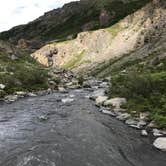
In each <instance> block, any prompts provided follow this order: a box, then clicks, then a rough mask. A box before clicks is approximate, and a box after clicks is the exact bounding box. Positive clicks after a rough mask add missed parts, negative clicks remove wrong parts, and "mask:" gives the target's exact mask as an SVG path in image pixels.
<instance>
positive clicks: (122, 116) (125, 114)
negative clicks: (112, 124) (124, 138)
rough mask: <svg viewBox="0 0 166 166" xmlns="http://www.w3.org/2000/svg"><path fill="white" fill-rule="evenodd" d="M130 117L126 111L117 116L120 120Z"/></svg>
mask: <svg viewBox="0 0 166 166" xmlns="http://www.w3.org/2000/svg"><path fill="white" fill-rule="evenodd" d="M130 117H131V115H130V114H128V113H123V114H120V115H118V116H117V119H119V120H121V121H125V120H127V119H129V118H130Z"/></svg>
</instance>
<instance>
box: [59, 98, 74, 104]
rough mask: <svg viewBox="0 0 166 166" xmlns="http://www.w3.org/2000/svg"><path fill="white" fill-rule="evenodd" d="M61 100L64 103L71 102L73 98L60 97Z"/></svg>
mask: <svg viewBox="0 0 166 166" xmlns="http://www.w3.org/2000/svg"><path fill="white" fill-rule="evenodd" d="M61 101H62V103H64V104H66V103H71V102H73V101H74V99H71V98H65V99H62V100H61Z"/></svg>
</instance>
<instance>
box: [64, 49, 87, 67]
mask: <svg viewBox="0 0 166 166" xmlns="http://www.w3.org/2000/svg"><path fill="white" fill-rule="evenodd" d="M84 53H85V51H82V52H81V53H80V54H78V55H72V56H71V59H69V60H68V62H67V63H66V64H64V65H63V66H62V67H63V68H66V69H73V68H75V67H77V66H78V65H79V64H80V63H81V60H82V58H83V57H84Z"/></svg>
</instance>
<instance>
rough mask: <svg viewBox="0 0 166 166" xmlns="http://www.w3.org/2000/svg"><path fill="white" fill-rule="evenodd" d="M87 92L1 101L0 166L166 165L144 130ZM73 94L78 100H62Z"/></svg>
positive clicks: (163, 154)
mask: <svg viewBox="0 0 166 166" xmlns="http://www.w3.org/2000/svg"><path fill="white" fill-rule="evenodd" d="M89 93H90V92H89V91H86V90H71V91H70V92H69V93H68V94H62V93H54V94H50V95H46V96H40V97H34V98H24V99H21V100H19V101H17V102H14V103H12V104H4V103H1V104H0V166H166V153H164V152H160V151H158V150H157V149H155V148H153V146H152V142H151V141H152V140H150V139H149V138H143V137H141V136H140V131H137V130H134V129H132V128H129V127H127V126H125V125H124V124H123V123H122V122H120V121H117V120H116V119H114V118H112V117H109V116H107V115H104V114H101V113H100V112H99V108H98V107H96V106H95V104H94V103H93V102H92V101H90V100H89V99H88V98H86V97H85V96H87V95H89ZM69 96H70V98H73V99H74V101H72V100H70V102H65V103H62V102H61V100H60V99H65V98H67V97H69Z"/></svg>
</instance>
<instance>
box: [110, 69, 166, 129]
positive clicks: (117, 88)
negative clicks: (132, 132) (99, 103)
mask: <svg viewBox="0 0 166 166" xmlns="http://www.w3.org/2000/svg"><path fill="white" fill-rule="evenodd" d="M165 86H166V72H158V73H144V74H140V73H128V74H119V75H116V76H113V78H112V86H111V87H110V90H109V95H110V97H114V96H120V97H125V98H127V99H128V102H127V104H126V105H124V107H125V108H127V110H128V111H129V112H132V111H137V112H144V111H149V112H150V117H151V118H152V119H154V120H155V121H156V123H157V124H158V125H159V126H160V127H166V104H165V103H166V88H165Z"/></svg>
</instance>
